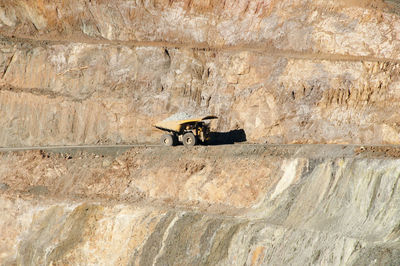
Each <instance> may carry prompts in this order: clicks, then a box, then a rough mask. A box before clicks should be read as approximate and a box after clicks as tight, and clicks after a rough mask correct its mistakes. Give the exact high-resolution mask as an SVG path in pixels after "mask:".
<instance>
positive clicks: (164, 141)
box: [161, 134, 176, 146]
mask: <svg viewBox="0 0 400 266" xmlns="http://www.w3.org/2000/svg"><path fill="white" fill-rule="evenodd" d="M175 139H176V138H175V136H173V135H171V134H164V135H162V136H161V145H164V146H174V145H175V144H176V141H175Z"/></svg>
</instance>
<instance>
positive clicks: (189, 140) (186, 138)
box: [183, 132, 197, 146]
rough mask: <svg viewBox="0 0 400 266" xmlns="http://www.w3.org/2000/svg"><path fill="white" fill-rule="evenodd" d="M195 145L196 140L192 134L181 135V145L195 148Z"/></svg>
mask: <svg viewBox="0 0 400 266" xmlns="http://www.w3.org/2000/svg"><path fill="white" fill-rule="evenodd" d="M196 144H197V138H196V136H195V135H194V134H193V133H192V132H188V133H186V134H185V135H183V145H185V146H195V145H196Z"/></svg>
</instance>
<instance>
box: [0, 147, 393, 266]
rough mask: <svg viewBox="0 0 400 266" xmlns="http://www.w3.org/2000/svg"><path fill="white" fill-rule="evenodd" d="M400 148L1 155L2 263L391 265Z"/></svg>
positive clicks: (73, 150) (61, 150) (59, 150)
mask: <svg viewBox="0 0 400 266" xmlns="http://www.w3.org/2000/svg"><path fill="white" fill-rule="evenodd" d="M399 156H400V147H398V146H361V145H251V144H245V145H222V146H199V147H194V148H185V147H182V146H180V147H175V148H166V147H160V146H132V147H131V146H122V147H117V146H109V147H104V146H103V147H94V146H90V147H51V148H46V149H45V148H43V147H41V148H40V149H35V150H24V151H16V150H14V151H5V150H4V149H3V150H2V152H1V154H0V206H1V212H2V215H1V217H0V235H1V236H2V237H1V239H0V261H1V262H2V263H5V264H6V265H7V264H13V263H17V264H29V263H32V264H46V265H47V264H51V263H61V264H102V265H116V264H119V265H120V264H123V265H124V264H135V265H158V264H163V263H168V264H169V265H174V264H175V265H176V264H179V265H193V264H199V265H209V264H213V265H227V264H236V265H243V264H252V263H253V264H256V265H262V264H265V265H266V264H268V265H270V264H279V263H284V264H295V265H303V264H305V263H313V264H345V265H360V264H361V265H364V264H369V263H371V262H375V263H376V264H378V265H396V264H398V263H399V262H400V261H399V258H400V245H399V239H400V230H399V224H398V221H399V218H400V210H399V208H398V206H399V204H400V185H399V176H400V166H399V165H400V164H399V162H400V160H399V159H398V157H399Z"/></svg>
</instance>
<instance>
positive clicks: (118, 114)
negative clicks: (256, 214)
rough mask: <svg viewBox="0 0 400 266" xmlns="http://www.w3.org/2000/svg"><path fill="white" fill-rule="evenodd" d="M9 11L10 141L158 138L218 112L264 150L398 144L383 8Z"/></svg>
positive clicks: (396, 47)
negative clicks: (178, 118)
mask: <svg viewBox="0 0 400 266" xmlns="http://www.w3.org/2000/svg"><path fill="white" fill-rule="evenodd" d="M359 2H360V3H358V2H357V1H327V0H320V1H306V0H289V1H267V0H263V1H261V0H258V1H248V0H240V1H236V0H235V1H233V0H227V1H199V0H197V1H157V0H154V1H147V0H145V1H122V0H117V1H83V0H82V1H80V0H69V1H28V0H25V1H23V0H3V1H1V3H0V127H1V129H2V130H1V132H0V146H30V145H35V146H36V145H68V144H97V143H110V144H111V143H149V142H155V141H157V140H158V138H159V136H160V134H161V133H160V132H158V131H157V130H154V129H152V127H151V125H152V124H153V123H155V122H157V121H159V120H162V119H164V118H166V117H168V116H169V115H172V114H174V113H176V112H180V111H188V112H196V113H211V114H215V115H218V116H219V117H220V119H219V120H218V122H216V123H215V124H214V125H213V128H214V130H216V131H220V132H228V131H230V130H235V129H243V130H244V131H245V134H246V136H247V140H248V141H250V142H255V143H265V142H268V143H375V144H382V143H396V144H398V143H400V138H399V133H400V114H399V112H398V109H399V105H400V104H399V103H400V80H399V71H400V66H399V62H400V19H399V16H398V15H396V14H397V13H396V12H397V11H396V10H394V9H392V8H391V7H390V6H385V5H384V4H383V3H380V2H379V1H359Z"/></svg>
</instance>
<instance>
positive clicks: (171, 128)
mask: <svg viewBox="0 0 400 266" xmlns="http://www.w3.org/2000/svg"><path fill="white" fill-rule="evenodd" d="M217 118H218V117H216V116H212V115H210V116H205V117H200V118H193V119H187V120H177V121H165V120H164V121H162V122H158V123H157V124H155V125H154V127H156V128H158V129H160V130H162V131H166V132H168V134H164V135H162V137H161V144H162V145H164V146H175V145H177V144H178V143H179V142H180V143H183V145H185V146H194V145H197V144H199V143H205V142H206V141H208V140H209V137H210V125H209V123H207V121H208V120H212V119H217Z"/></svg>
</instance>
